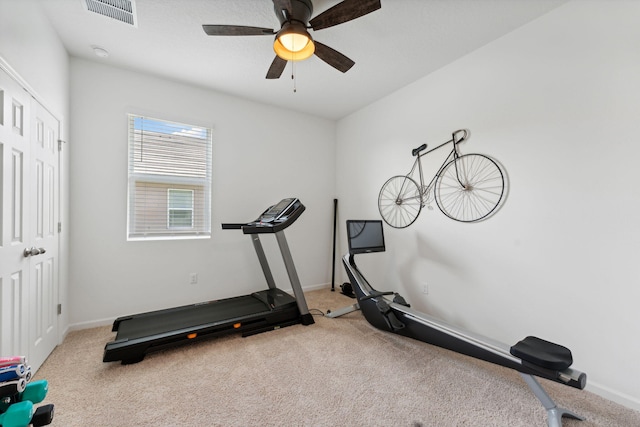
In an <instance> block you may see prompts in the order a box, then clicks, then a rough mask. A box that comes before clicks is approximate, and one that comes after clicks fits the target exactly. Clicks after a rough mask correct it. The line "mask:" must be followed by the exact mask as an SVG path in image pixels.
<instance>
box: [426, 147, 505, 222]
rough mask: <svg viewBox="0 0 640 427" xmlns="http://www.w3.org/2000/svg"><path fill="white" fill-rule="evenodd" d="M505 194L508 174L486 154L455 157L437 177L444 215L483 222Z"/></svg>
mask: <svg viewBox="0 0 640 427" xmlns="http://www.w3.org/2000/svg"><path fill="white" fill-rule="evenodd" d="M503 195H504V175H503V174H502V171H501V170H500V167H499V166H498V164H497V163H496V162H495V161H493V160H492V159H490V158H489V157H487V156H484V155H482V154H465V155H463V156H460V157H458V158H457V159H454V160H451V161H450V162H449V163H447V165H446V166H445V167H444V168H443V169H442V172H441V173H440V176H438V179H437V180H436V185H435V188H434V196H435V199H436V204H437V205H438V208H439V209H440V210H441V211H442V213H443V214H445V215H446V216H448V217H449V218H451V219H454V220H456V221H461V222H474V221H479V220H481V219H483V218H486V217H487V216H489V215H490V214H491V213H492V212H493V211H495V210H496V208H497V207H498V205H499V204H500V201H501V200H502V196H503Z"/></svg>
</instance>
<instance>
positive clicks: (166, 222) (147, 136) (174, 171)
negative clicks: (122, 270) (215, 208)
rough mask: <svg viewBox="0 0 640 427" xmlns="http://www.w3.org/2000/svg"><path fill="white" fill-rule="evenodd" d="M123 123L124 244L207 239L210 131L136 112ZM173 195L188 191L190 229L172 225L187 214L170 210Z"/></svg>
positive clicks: (209, 235)
mask: <svg viewBox="0 0 640 427" xmlns="http://www.w3.org/2000/svg"><path fill="white" fill-rule="evenodd" d="M127 124H128V127H127V144H128V147H127V149H128V158H127V173H128V186H127V225H126V228H127V230H126V234H127V235H126V237H127V241H140V240H141V241H145V240H176V239H180V240H183V239H203V238H211V209H212V207H211V190H212V175H213V161H212V152H213V137H212V134H213V129H212V127H204V126H200V125H192V124H187V123H180V122H175V121H171V120H166V119H158V118H153V117H149V116H146V115H140V114H135V113H130V114H128V115H127ZM180 144H184V148H183V146H182V145H180ZM143 150H144V151H143ZM154 150H155V151H154ZM142 153H144V155H143V154H142ZM185 153H186V154H185ZM171 190H176V191H190V192H191V204H192V206H191V209H190V210H191V225H192V226H191V227H188V226H170V224H171V218H170V215H171V212H172V211H174V212H175V211H177V210H183V211H184V210H188V209H187V208H174V207H171V201H170V191H171ZM162 193H163V194H164V196H161V194H162ZM149 200H150V201H149ZM151 210H152V211H151ZM150 211H151V213H150ZM174 221H175V218H174Z"/></svg>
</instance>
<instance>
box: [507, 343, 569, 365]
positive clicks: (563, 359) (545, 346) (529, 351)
mask: <svg viewBox="0 0 640 427" xmlns="http://www.w3.org/2000/svg"><path fill="white" fill-rule="evenodd" d="M510 353H511V354H512V355H514V356H516V357H519V358H520V359H522V360H524V361H527V362H529V363H532V364H534V365H538V366H542V367H543V368H547V369H553V370H556V371H562V370H563V369H567V368H568V367H569V366H571V364H572V363H573V357H572V356H571V350H569V349H568V348H566V347H563V346H561V345H559V344H555V343H552V342H549V341H545V340H543V339H540V338H537V337H532V336H529V337H526V338H525V339H523V340H522V341H519V342H518V343H517V344H516V345H514V346H512V347H511V349H510Z"/></svg>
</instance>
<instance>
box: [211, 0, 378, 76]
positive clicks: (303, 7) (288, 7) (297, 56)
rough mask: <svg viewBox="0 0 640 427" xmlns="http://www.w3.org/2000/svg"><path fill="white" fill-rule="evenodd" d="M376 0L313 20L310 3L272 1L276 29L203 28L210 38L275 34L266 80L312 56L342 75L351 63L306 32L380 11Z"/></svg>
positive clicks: (351, 1)
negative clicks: (287, 66) (272, 57)
mask: <svg viewBox="0 0 640 427" xmlns="http://www.w3.org/2000/svg"><path fill="white" fill-rule="evenodd" d="M381 7H382V6H381V4H380V0H343V1H342V2H340V3H338V4H336V5H335V6H333V7H332V8H330V9H327V10H326V11H324V12H322V13H321V14H319V15H318V16H316V17H315V18H313V19H310V18H311V15H312V14H313V4H312V2H311V0H273V10H274V11H275V13H276V16H277V18H278V20H279V21H280V30H278V31H276V30H273V29H271V28H262V27H249V26H244V25H203V26H202V28H203V29H204V32H205V33H207V34H208V35H210V36H264V35H273V34H275V35H276V38H275V41H274V43H273V49H274V51H275V52H276V57H275V58H274V60H273V62H272V63H271V67H269V71H267V76H266V78H267V79H278V78H280V76H281V75H282V72H283V71H284V68H285V66H286V65H287V62H288V61H302V60H304V59H307V58H309V57H311V55H313V54H315V55H316V56H317V57H318V58H320V59H322V60H323V61H324V62H326V63H327V64H329V65H331V66H332V67H333V68H335V69H337V70H339V71H342V72H343V73H346V72H347V71H349V69H350V68H351V67H353V65H354V64H355V62H353V61H352V60H351V59H349V58H347V57H346V56H345V55H343V54H341V53H340V52H338V51H337V50H334V49H332V48H330V47H329V46H327V45H325V44H322V43H320V42H318V41H314V40H313V38H312V37H311V35H310V34H309V32H308V31H307V29H309V28H311V29H312V30H314V31H318V30H322V29H325V28H329V27H333V26H335V25H338V24H342V23H345V22H348V21H351V20H353V19H356V18H359V17H361V16H364V15H366V14H368V13H371V12H374V11H376V10H378V9H380V8H381Z"/></svg>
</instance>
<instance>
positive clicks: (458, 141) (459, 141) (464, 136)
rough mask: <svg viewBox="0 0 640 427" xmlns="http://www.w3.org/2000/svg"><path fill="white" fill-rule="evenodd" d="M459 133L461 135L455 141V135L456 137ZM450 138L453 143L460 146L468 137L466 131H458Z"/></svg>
mask: <svg viewBox="0 0 640 427" xmlns="http://www.w3.org/2000/svg"><path fill="white" fill-rule="evenodd" d="M460 132H462V133H463V135H462V137H461V138H460V139H459V140H456V135H458V134H459V133H460ZM451 137H452V138H453V141H454V142H455V143H456V144H460V143H461V142H463V141H465V140H466V139H467V138H468V137H469V131H468V130H466V129H458V130H457V131H455V132H453V134H452V135H451Z"/></svg>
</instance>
